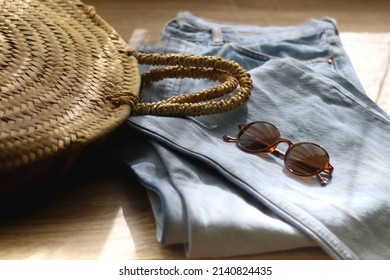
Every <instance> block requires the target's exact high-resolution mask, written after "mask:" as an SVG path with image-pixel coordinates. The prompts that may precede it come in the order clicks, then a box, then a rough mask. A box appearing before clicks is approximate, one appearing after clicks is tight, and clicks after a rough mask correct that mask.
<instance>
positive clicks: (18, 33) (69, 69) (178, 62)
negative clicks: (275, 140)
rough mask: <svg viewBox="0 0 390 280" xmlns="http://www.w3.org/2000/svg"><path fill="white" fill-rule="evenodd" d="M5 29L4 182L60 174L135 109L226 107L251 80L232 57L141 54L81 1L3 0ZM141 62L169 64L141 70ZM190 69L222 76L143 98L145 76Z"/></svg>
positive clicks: (0, 25)
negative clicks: (189, 89)
mask: <svg viewBox="0 0 390 280" xmlns="http://www.w3.org/2000/svg"><path fill="white" fill-rule="evenodd" d="M0 29H1V32H0V48H1V51H0V69H1V71H0V190H5V189H7V188H14V187H15V186H20V185H23V184H25V183H27V182H31V181H34V180H36V179H38V178H41V177H43V176H51V175H55V174H58V173H61V172H62V171H63V170H64V169H66V168H67V166H69V164H70V163H71V162H72V161H73V160H74V159H75V157H76V156H77V155H78V154H79V153H80V151H82V150H83V149H84V148H85V147H86V146H87V145H89V144H91V143H92V142H94V141H96V140H98V139H101V138H103V137H104V136H105V135H107V134H108V133H110V132H111V131H112V130H114V129H115V128H116V127H118V126H119V125H120V124H122V123H123V122H124V121H125V120H126V119H127V118H128V117H129V116H130V115H140V114H153V115H171V116H184V115H192V116H196V115H202V114H215V113H220V112H225V111H228V110H230V109H233V108H235V107H237V106H240V105H242V104H243V103H244V102H245V101H246V100H247V99H248V97H249V94H250V90H251V86H252V83H251V80H250V78H249V75H248V73H247V72H246V71H245V70H244V69H243V68H242V67H240V66H239V65H238V64H237V63H235V62H232V61H228V60H223V59H221V58H216V57H198V56H185V55H173V54H172V55H160V54H144V53H138V52H136V51H134V50H132V49H130V48H129V46H128V45H127V44H126V43H125V42H124V40H123V39H121V38H120V36H119V35H118V33H117V32H116V31H115V30H114V29H113V28H112V27H111V26H110V25H108V24H107V23H106V22H105V21H103V20H102V19H101V18H100V17H99V16H98V15H97V14H96V12H95V10H94V8H93V7H91V6H87V5H84V4H83V3H81V2H79V1H69V0H68V1H66V0H52V1H49V0H48V1H37V0H31V1H22V0H0ZM138 64H150V65H166V66H169V67H166V68H161V67H155V69H154V70H151V71H150V72H148V73H145V74H143V75H142V77H141V76H140V73H139V70H138ZM185 77H191V78H197V79H200V78H207V79H211V80H215V81H219V82H220V84H218V85H217V86H215V87H212V88H209V89H207V90H204V91H199V92H195V93H191V94H183V95H180V96H175V97H172V98H170V99H167V100H162V101H159V102H155V103H145V102H142V101H140V100H139V92H140V88H141V87H142V85H143V84H145V83H149V82H154V81H157V80H161V79H165V78H185ZM232 92H233V94H230V95H229V96H227V97H225V98H221V97H223V96H224V95H226V94H229V93H232ZM214 98H218V99H216V100H212V99H214Z"/></svg>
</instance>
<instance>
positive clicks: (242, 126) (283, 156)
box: [223, 121, 334, 187]
mask: <svg viewBox="0 0 390 280" xmlns="http://www.w3.org/2000/svg"><path fill="white" fill-rule="evenodd" d="M255 123H266V124H269V125H271V126H273V127H274V128H275V129H276V131H277V132H278V136H279V137H278V138H279V139H278V140H277V141H276V142H275V143H273V144H272V145H271V146H269V147H267V148H265V149H261V150H249V149H246V148H245V147H243V146H242V145H241V144H240V142H239V141H238V139H239V138H240V136H241V135H242V134H243V133H244V131H245V128H247V127H249V126H251V125H253V124H255ZM238 127H239V129H240V132H239V133H238V135H237V137H232V136H230V135H224V136H223V140H224V141H225V142H236V143H237V146H238V147H239V148H240V149H241V150H243V151H245V152H247V153H272V154H273V155H275V156H277V157H279V158H281V159H283V160H284V165H285V167H286V169H287V170H288V171H289V172H290V173H292V174H294V175H297V176H301V177H311V176H316V177H317V178H318V179H319V181H320V183H321V186H323V187H325V186H326V185H327V184H328V178H325V177H324V176H322V175H321V173H323V172H324V173H326V174H328V175H329V176H330V177H331V176H332V173H333V170H334V168H333V166H332V165H331V164H330V159H329V154H328V152H327V151H326V150H325V149H324V148H323V147H322V146H320V145H318V144H315V143H312V142H300V143H296V144H293V143H292V142H291V141H290V140H289V139H286V138H281V137H280V131H279V129H278V128H277V127H276V126H274V125H273V124H272V123H269V122H265V121H257V122H251V123H248V124H240V125H239V126H238ZM280 143H286V144H287V145H288V149H287V151H286V152H283V151H281V150H278V149H277V146H278V145H279V144H280ZM302 144H311V145H315V146H317V147H318V148H320V149H322V150H323V151H324V152H325V155H326V157H327V159H328V160H327V162H326V164H325V165H324V167H323V168H322V169H321V170H319V171H317V172H314V173H305V174H304V173H299V172H296V171H294V170H292V169H290V168H288V167H287V165H286V160H285V159H286V157H287V156H288V154H289V152H290V151H292V150H293V149H294V148H295V147H297V146H300V145H302Z"/></svg>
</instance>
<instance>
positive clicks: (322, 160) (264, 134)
mask: <svg viewBox="0 0 390 280" xmlns="http://www.w3.org/2000/svg"><path fill="white" fill-rule="evenodd" d="M239 128H240V132H239V133H238V136H237V137H232V136H229V135H225V136H224V137H223V140H224V141H225V142H236V143H237V146H238V147H239V148H240V149H241V150H243V151H245V152H248V153H272V154H274V155H276V156H278V157H280V158H282V159H284V165H285V167H286V168H287V170H288V171H289V172H291V173H292V174H294V175H297V176H302V177H310V176H316V177H317V178H318V179H319V180H320V183H321V186H323V187H325V186H326V185H327V183H328V178H325V177H324V176H323V175H321V173H326V174H328V175H329V177H331V175H332V173H333V170H334V168H333V166H331V165H330V162H329V154H328V152H327V151H326V150H325V149H324V148H323V147H321V146H320V145H317V144H314V143H310V142H301V143H297V144H293V143H292V142H291V141H290V140H288V139H285V138H281V137H280V132H279V129H278V128H277V127H276V126H274V125H273V124H271V123H269V122H264V121H257V122H252V123H248V124H243V125H239ZM280 143H286V144H287V145H288V149H287V151H286V152H283V151H281V150H278V149H277V146H278V145H279V144H280Z"/></svg>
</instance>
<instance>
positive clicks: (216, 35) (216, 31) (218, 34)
mask: <svg viewBox="0 0 390 280" xmlns="http://www.w3.org/2000/svg"><path fill="white" fill-rule="evenodd" d="M211 34H212V35H213V44H214V45H217V46H221V45H223V37H222V31H221V28H219V27H212V29H211Z"/></svg>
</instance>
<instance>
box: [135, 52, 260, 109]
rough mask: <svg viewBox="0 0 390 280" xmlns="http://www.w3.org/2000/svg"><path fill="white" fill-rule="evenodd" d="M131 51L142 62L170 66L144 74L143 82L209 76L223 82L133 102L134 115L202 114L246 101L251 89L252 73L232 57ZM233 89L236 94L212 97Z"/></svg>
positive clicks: (227, 92) (230, 107)
mask: <svg viewBox="0 0 390 280" xmlns="http://www.w3.org/2000/svg"><path fill="white" fill-rule="evenodd" d="M129 55H132V56H135V57H136V59H137V61H138V63H139V64H147V65H153V66H169V67H167V68H156V69H153V70H151V71H150V72H147V73H144V74H142V76H141V82H142V84H143V85H145V84H147V83H150V82H156V81H159V80H162V79H166V78H194V79H202V78H206V79H210V80H213V81H219V82H220V84H219V85H217V86H213V87H211V88H209V89H206V90H201V91H197V92H193V93H186V94H181V95H178V96H174V97H171V98H168V99H165V100H161V101H157V102H151V103H148V102H138V103H132V104H131V107H132V108H131V113H132V115H165V116H166V115H171V116H173V115H174V116H199V115H206V114H216V113H222V112H226V111H229V110H231V109H233V108H236V107H238V106H240V105H242V104H244V103H245V102H246V101H247V100H248V98H249V95H250V93H251V90H252V81H251V79H250V75H249V73H248V72H247V71H246V70H245V69H244V68H243V67H241V66H240V65H239V64H238V63H236V62H234V61H231V60H227V59H222V58H220V57H212V56H196V55H183V54H147V53H138V52H131V53H130V54H129ZM238 86H239V88H237V87H238ZM232 92H233V95H231V96H229V97H227V98H223V99H218V100H212V99H215V98H218V97H222V96H224V95H227V94H229V93H232Z"/></svg>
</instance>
